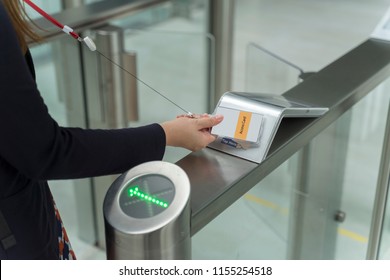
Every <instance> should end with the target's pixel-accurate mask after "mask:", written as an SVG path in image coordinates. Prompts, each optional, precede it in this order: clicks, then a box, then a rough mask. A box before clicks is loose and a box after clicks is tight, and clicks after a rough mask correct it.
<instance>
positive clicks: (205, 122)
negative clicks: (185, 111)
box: [161, 114, 223, 151]
mask: <svg viewBox="0 0 390 280" xmlns="http://www.w3.org/2000/svg"><path fill="white" fill-rule="evenodd" d="M222 120H223V116H221V115H217V116H210V115H208V114H203V115H194V117H193V118H191V117H188V116H186V115H181V116H178V117H177V118H176V119H174V120H171V121H167V122H164V123H162V124H161V126H162V128H163V129H164V131H165V137H166V144H167V146H173V147H182V148H186V149H189V150H191V151H197V150H200V149H203V148H204V147H206V146H207V145H208V144H210V143H211V142H213V141H214V140H215V139H216V136H214V135H212V134H211V133H210V130H211V128H212V127H213V126H215V125H217V124H219V123H220V122H222Z"/></svg>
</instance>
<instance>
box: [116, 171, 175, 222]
mask: <svg viewBox="0 0 390 280" xmlns="http://www.w3.org/2000/svg"><path fill="white" fill-rule="evenodd" d="M174 197H175V186H174V185H173V183H172V181H171V180H169V179H168V178H167V177H165V176H162V175H157V174H148V175H144V176H140V177H138V178H135V179H134V180H131V181H129V182H128V183H127V184H126V185H125V187H124V188H123V190H122V192H121V194H120V196H119V204H120V207H121V209H122V211H123V212H124V213H125V214H127V215H128V216H130V217H133V218H139V219H142V218H150V217H153V216H155V215H157V214H159V213H161V212H163V211H164V210H165V209H167V208H168V207H169V205H170V204H171V203H172V201H173V198H174Z"/></svg>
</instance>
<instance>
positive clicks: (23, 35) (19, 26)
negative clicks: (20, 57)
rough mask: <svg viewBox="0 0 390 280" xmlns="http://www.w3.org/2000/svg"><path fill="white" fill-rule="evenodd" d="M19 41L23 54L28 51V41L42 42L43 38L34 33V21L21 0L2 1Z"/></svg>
mask: <svg viewBox="0 0 390 280" xmlns="http://www.w3.org/2000/svg"><path fill="white" fill-rule="evenodd" d="M2 2H3V3H4V7H5V9H6V10H7V12H8V14H9V16H10V18H11V21H12V24H13V26H14V28H15V31H16V34H17V36H18V39H19V43H20V47H21V48H22V51H23V52H26V51H27V40H32V41H34V42H39V41H41V37H40V36H39V35H38V34H37V33H36V32H35V31H34V28H33V25H32V21H31V19H30V17H29V16H28V15H27V13H26V10H25V9H24V7H23V5H22V4H21V2H20V1H19V0H2Z"/></svg>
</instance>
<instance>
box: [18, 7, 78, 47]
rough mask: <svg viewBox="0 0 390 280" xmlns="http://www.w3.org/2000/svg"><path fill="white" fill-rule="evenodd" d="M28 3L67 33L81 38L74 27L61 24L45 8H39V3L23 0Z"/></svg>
mask: <svg viewBox="0 0 390 280" xmlns="http://www.w3.org/2000/svg"><path fill="white" fill-rule="evenodd" d="M23 1H24V2H25V3H26V4H28V5H29V6H30V7H31V8H33V9H34V10H35V11H37V12H38V13H40V14H41V15H42V16H43V17H44V18H46V19H47V20H49V21H50V22H51V23H53V24H54V25H56V26H58V27H59V28H61V29H62V30H63V31H64V32H65V33H68V34H69V35H71V36H72V37H73V38H75V39H77V40H78V39H79V38H80V36H79V35H78V34H77V33H75V32H74V31H73V29H72V28H70V27H69V26H67V25H63V24H61V23H60V22H59V21H58V20H56V19H55V18H53V17H52V16H51V15H49V14H48V13H46V12H45V11H44V10H42V9H41V8H39V7H38V6H37V5H35V4H34V3H33V2H31V1H30V0H23Z"/></svg>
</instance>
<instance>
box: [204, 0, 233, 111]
mask: <svg viewBox="0 0 390 280" xmlns="http://www.w3.org/2000/svg"><path fill="white" fill-rule="evenodd" d="M209 18H210V23H209V25H210V33H211V34H212V35H213V36H214V38H215V50H216V51H215V58H214V59H215V63H214V65H215V89H214V92H211V96H210V98H211V100H210V105H211V108H214V107H215V105H216V104H217V102H218V100H219V98H220V97H221V96H222V94H223V93H224V92H226V91H229V90H231V80H232V58H233V20H234V1H233V0H212V1H210V17H209Z"/></svg>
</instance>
